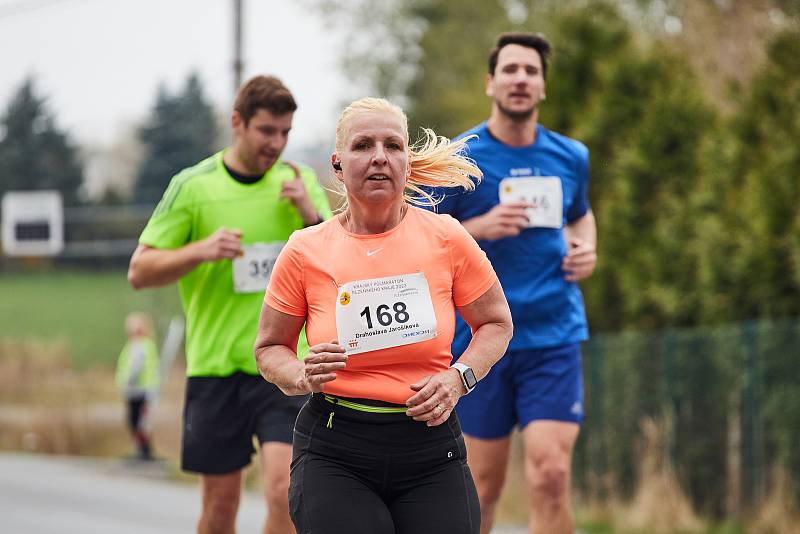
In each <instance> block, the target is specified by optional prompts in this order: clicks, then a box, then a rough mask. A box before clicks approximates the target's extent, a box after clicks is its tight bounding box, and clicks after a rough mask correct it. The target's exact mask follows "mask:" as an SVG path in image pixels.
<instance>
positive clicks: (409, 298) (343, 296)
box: [336, 272, 436, 354]
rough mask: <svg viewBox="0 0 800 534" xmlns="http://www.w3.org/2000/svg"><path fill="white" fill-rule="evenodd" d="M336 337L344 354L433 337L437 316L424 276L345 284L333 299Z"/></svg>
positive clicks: (386, 278) (391, 277)
mask: <svg viewBox="0 0 800 534" xmlns="http://www.w3.org/2000/svg"><path fill="white" fill-rule="evenodd" d="M336 333H337V334H338V336H339V344H341V345H342V346H343V347H344V348H345V351H346V352H347V354H358V353H361V352H368V351H372V350H380V349H387V348H390V347H399V346H401V345H409V344H411V343H419V342H420V341H425V340H428V339H432V338H434V337H436V314H435V313H434V311H433V302H432V301H431V294H430V291H429V289H428V280H427V279H426V278H425V274H424V273H421V272H420V273H414V274H403V275H398V276H387V277H385V278H372V279H370V280H356V281H354V282H350V283H347V284H344V285H343V286H341V287H340V288H339V293H338V295H337V297H336Z"/></svg>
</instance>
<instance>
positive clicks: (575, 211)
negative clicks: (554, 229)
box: [567, 144, 590, 222]
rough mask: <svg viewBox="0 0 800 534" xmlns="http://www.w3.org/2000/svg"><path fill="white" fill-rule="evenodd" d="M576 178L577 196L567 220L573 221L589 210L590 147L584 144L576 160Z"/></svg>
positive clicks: (580, 147) (581, 145) (580, 146)
mask: <svg viewBox="0 0 800 534" xmlns="http://www.w3.org/2000/svg"><path fill="white" fill-rule="evenodd" d="M575 171H576V172H575V178H576V180H577V181H578V187H577V188H576V189H575V198H574V199H573V201H572V206H571V207H570V210H569V213H567V222H573V221H576V220H578V219H580V218H581V217H583V216H584V215H586V213H587V212H588V211H589V209H590V206H589V149H587V148H586V147H585V146H584V145H583V144H580V145H579V152H578V154H577V157H576V161H575Z"/></svg>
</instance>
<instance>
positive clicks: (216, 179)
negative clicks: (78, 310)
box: [128, 76, 331, 534]
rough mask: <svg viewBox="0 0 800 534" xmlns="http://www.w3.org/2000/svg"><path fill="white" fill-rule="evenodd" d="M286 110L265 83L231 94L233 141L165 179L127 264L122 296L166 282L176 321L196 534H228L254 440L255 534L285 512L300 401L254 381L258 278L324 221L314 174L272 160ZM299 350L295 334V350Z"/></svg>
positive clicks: (278, 90) (283, 94) (184, 461)
mask: <svg viewBox="0 0 800 534" xmlns="http://www.w3.org/2000/svg"><path fill="white" fill-rule="evenodd" d="M296 109H297V105H296V103H295V101H294V98H293V97H292V95H291V93H290V92H289V90H288V89H286V88H285V87H284V86H283V84H282V83H281V82H280V80H278V79H277V78H274V77H271V76H257V77H255V78H253V79H251V80H250V81H248V82H247V83H246V84H245V85H243V86H242V88H241V89H240V90H239V94H238V95H237V97H236V102H235V104H234V109H233V113H232V115H231V127H232V130H233V145H232V146H231V147H229V148H228V149H226V150H223V151H221V152H219V153H217V154H214V155H212V156H211V157H209V158H207V159H205V160H203V161H201V162H200V163H198V164H197V165H195V166H194V167H190V168H188V169H184V170H183V171H181V172H180V173H178V174H177V175H176V176H175V177H173V178H172V181H171V182H170V184H169V186H168V187H167V190H166V192H165V193H164V196H163V198H162V199H161V202H160V203H159V204H158V206H157V207H156V209H155V211H154V212H153V215H152V216H151V218H150V221H149V222H148V223H147V226H146V227H145V229H144V231H143V232H142V235H141V237H140V238H139V247H138V248H137V249H136V251H135V252H134V254H133V257H132V258H131V263H130V268H129V271H128V280H129V281H130V283H131V284H132V285H133V287H134V288H136V289H139V288H144V287H154V286H161V285H166V284H170V283H172V282H175V281H178V286H179V290H180V295H181V301H182V303H183V309H184V313H185V314H186V319H187V331H186V359H187V375H188V379H187V386H186V400H185V405H184V414H183V425H184V426H183V442H182V452H181V465H182V468H183V469H184V470H186V471H192V472H197V473H200V474H201V475H202V486H203V510H202V515H201V517H200V522H199V524H198V532H200V533H211V532H214V533H217V532H221V533H222V532H224V533H228V532H234V528H235V523H236V512H237V509H238V504H239V495H240V492H241V479H242V469H243V468H244V467H246V466H247V465H248V464H249V463H250V459H251V455H252V453H253V452H255V451H254V449H253V445H252V439H253V436H254V435H255V436H257V437H258V440H259V443H260V444H261V457H262V474H263V476H262V479H263V481H264V486H265V493H266V500H267V507H268V509H269V515H268V517H267V523H266V526H265V529H264V532H265V533H266V534H277V533H281V534H282V533H286V532H294V527H293V526H292V523H291V521H290V519H289V514H288V501H287V499H288V497H287V494H288V484H289V464H290V462H291V454H292V450H291V443H292V427H293V425H294V420H295V417H296V415H297V411H298V410H299V408H300V406H301V404H302V402H303V401H304V400H305V399H304V398H300V399H295V398H292V397H286V396H284V395H283V394H282V393H281V392H280V390H278V389H277V387H275V386H274V385H272V384H270V383H268V382H266V381H264V379H263V378H261V377H260V376H259V374H258V370H257V369H256V363H255V359H254V357H253V343H254V342H255V338H256V332H257V330H258V318H259V313H260V309H261V303H262V300H263V298H264V290H265V288H266V284H267V280H268V278H269V274H270V272H271V270H272V266H273V264H274V262H275V259H276V258H277V256H278V252H279V251H280V249H281V247H282V246H283V244H284V243H285V242H286V240H287V239H288V238H289V236H290V235H291V233H292V232H293V231H294V230H297V229H299V228H303V227H305V226H310V225H314V224H317V223H319V222H321V221H322V220H323V219H324V218H328V217H330V216H331V211H330V207H329V206H328V202H327V198H326V196H325V192H324V191H323V189H322V188H321V187H320V185H319V183H318V181H317V178H316V176H315V174H314V172H313V171H312V170H311V169H309V168H307V167H302V168H298V167H297V166H295V165H294V164H292V163H289V162H286V161H282V160H281V159H280V155H281V152H282V151H283V149H284V147H285V146H286V142H287V140H288V136H289V131H290V129H291V127H292V117H293V113H294V111H295V110H296ZM307 351H308V345H307V342H306V340H305V336H301V340H300V343H299V345H298V354H301V355H304V354H305V353H306V352H307Z"/></svg>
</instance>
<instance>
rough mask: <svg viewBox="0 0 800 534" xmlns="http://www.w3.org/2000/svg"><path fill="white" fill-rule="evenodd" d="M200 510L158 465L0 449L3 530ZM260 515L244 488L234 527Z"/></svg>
mask: <svg viewBox="0 0 800 534" xmlns="http://www.w3.org/2000/svg"><path fill="white" fill-rule="evenodd" d="M199 510H200V490H199V488H198V487H197V484H191V483H189V484H187V483H182V482H177V481H174V480H169V479H167V478H166V476H165V474H164V469H163V468H162V467H161V466H159V465H150V466H148V465H140V464H137V463H133V462H126V461H123V460H91V459H83V458H74V457H53V456H42V455H29V454H19V453H0V531H2V532H3V533H4V534H86V533H90V532H104V533H105V532H107V533H114V534H179V533H187V534H191V533H192V532H194V531H195V524H196V522H197V517H198V515H199ZM264 515H265V511H264V505H263V501H262V499H261V497H260V495H258V494H256V493H251V492H245V493H244V494H243V496H242V502H241V506H240V508H239V518H238V528H237V531H238V532H240V533H243V534H245V533H258V532H260V529H261V527H262V524H263V520H264ZM524 532H525V530H524V529H522V528H509V527H506V528H496V529H495V530H494V534H524Z"/></svg>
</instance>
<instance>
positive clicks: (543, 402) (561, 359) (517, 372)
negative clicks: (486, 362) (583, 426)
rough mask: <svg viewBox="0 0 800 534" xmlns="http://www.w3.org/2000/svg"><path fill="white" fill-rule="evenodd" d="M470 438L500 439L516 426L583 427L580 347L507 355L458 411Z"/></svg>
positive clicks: (508, 353) (523, 351)
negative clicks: (542, 422)
mask: <svg viewBox="0 0 800 534" xmlns="http://www.w3.org/2000/svg"><path fill="white" fill-rule="evenodd" d="M456 411H457V412H458V417H459V419H460V420H461V427H462V429H463V431H464V433H465V434H467V435H470V436H473V437H476V438H483V439H492V438H500V437H504V436H507V435H509V434H510V433H511V430H512V429H513V428H514V425H517V424H518V425H519V427H520V428H524V427H525V426H526V425H527V424H528V423H530V422H531V421H536V420H541V419H549V420H556V421H568V422H572V423H580V422H581V421H583V371H582V368H581V347H580V344H579V343H574V344H570V345H562V346H559V347H551V348H546V349H530V350H521V351H512V352H507V353H506V354H505V356H503V357H502V358H501V359H500V361H499V362H497V363H496V364H495V365H494V367H492V370H491V371H490V372H489V374H488V375H486V376H485V377H484V378H483V379H482V380H481V381H480V382H478V385H477V387H476V388H475V389H474V390H473V391H472V393H470V394H469V395H465V396H463V397H461V399H460V400H459V401H458V404H457V405H456Z"/></svg>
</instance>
